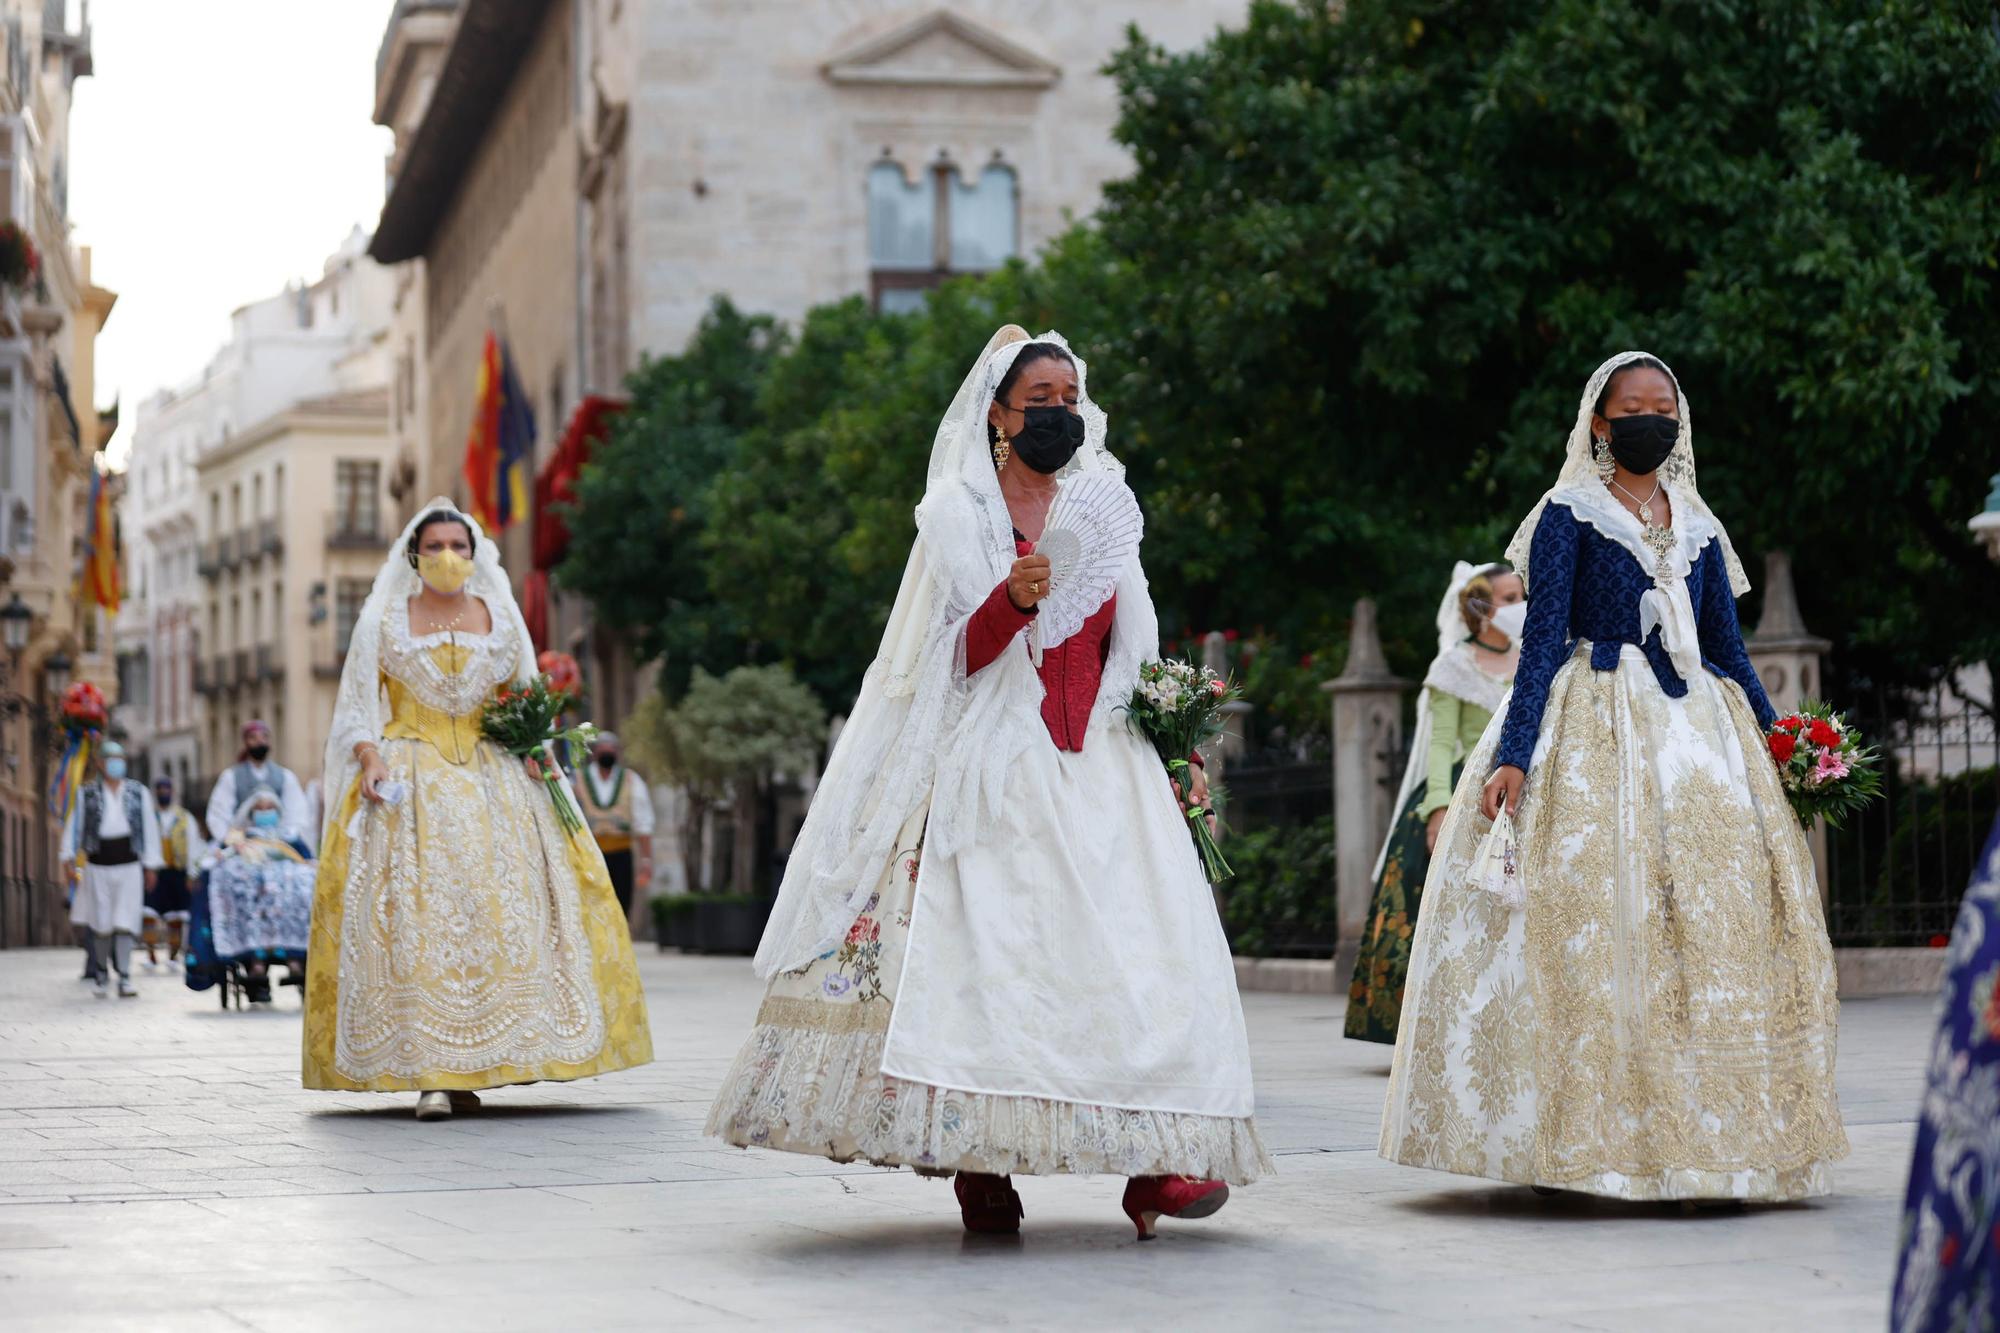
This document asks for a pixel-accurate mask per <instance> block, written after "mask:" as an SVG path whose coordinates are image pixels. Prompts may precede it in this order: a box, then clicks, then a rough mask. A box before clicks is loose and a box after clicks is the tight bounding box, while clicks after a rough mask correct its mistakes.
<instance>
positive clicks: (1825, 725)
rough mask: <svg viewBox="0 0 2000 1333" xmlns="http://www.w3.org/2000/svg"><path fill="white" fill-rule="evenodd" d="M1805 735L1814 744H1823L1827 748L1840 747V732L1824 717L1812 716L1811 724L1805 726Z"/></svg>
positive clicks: (1835, 748) (1834, 748)
mask: <svg viewBox="0 0 2000 1333" xmlns="http://www.w3.org/2000/svg"><path fill="white" fill-rule="evenodd" d="M1806 736H1807V738H1808V739H1810V740H1811V741H1812V743H1813V744H1814V745H1824V746H1825V747H1826V748H1827V749H1829V750H1838V749H1839V748H1840V733H1839V732H1837V731H1835V730H1834V729H1833V724H1832V723H1830V722H1828V721H1826V720H1825V719H1824V718H1817V717H1816V718H1814V719H1813V721H1812V725H1811V726H1810V727H1807V728H1806Z"/></svg>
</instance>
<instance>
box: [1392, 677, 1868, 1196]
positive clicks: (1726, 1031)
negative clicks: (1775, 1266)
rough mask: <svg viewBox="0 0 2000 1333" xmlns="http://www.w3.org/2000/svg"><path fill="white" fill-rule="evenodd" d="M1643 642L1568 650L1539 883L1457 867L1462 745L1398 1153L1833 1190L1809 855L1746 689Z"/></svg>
mask: <svg viewBox="0 0 2000 1333" xmlns="http://www.w3.org/2000/svg"><path fill="white" fill-rule="evenodd" d="M1634 657H1637V653H1636V650H1628V658H1627V660H1623V661H1621V663H1620V665H1619V667H1618V668H1617V669H1616V670H1614V671H1609V672H1600V671H1595V670H1593V669H1592V668H1591V665H1590V662H1589V660H1588V645H1585V646H1584V648H1583V649H1582V650H1580V653H1579V656H1578V657H1576V658H1574V659H1573V660H1572V661H1571V662H1570V663H1568V664H1567V665H1566V666H1564V667H1563V669H1562V670H1561V672H1559V673H1558V675H1557V677H1556V680H1555V683H1554V686H1553V689H1552V691H1551V694H1550V700H1549V705H1548V710H1547V713H1546V714H1545V717H1544V721H1543V729H1542V735H1541V737H1540V743H1539V745H1538V747H1537V751H1536V759H1535V762H1534V766H1533V768H1532V769H1531V770H1530V773H1529V780H1528V785H1527V788H1526V790H1525V792H1524V793H1523V796H1522V799H1521V806H1520V810H1519V812H1518V817H1517V820H1516V823H1517V827H1518V828H1519V830H1520V835H1521V846H1522V854H1523V872H1524V878H1525V880H1526V885H1527V893H1528V901H1527V906H1526V907H1525V909H1522V910H1518V911H1512V910H1509V909H1508V908H1506V907H1505V906H1504V905H1503V904H1502V903H1501V901H1500V899H1498V898H1497V897H1495V896H1493V895H1491V894H1487V893H1484V892H1481V891H1479V890H1477V889H1475V888H1472V887H1470V886H1469V885H1468V884H1467V883H1466V872H1467V870H1468V869H1469V867H1470V864H1471V862H1472V859H1473V856H1474V853H1475V851H1476V849H1477V848H1478V845H1479V842H1480V840H1481V838H1482V837H1483V836H1484V834H1485V832H1486V829H1487V828H1488V827H1489V825H1488V823H1487V821H1486V820H1485V819H1484V818H1483V817H1482V816H1481V815H1480V814H1479V812H1478V808H1477V807H1478V797H1479V790H1480V786H1481V784H1482V781H1483V779H1484V776H1485V775H1486V774H1488V773H1489V772H1491V770H1492V750H1493V747H1494V744H1495V742H1496V741H1497V737H1498V734H1499V730H1500V727H1499V724H1498V722H1497V721H1496V724H1495V725H1494V726H1492V727H1491V728H1489V729H1488V732H1487V738H1486V740H1485V741H1483V742H1482V743H1481V745H1480V747H1479V749H1478V750H1477V751H1476V752H1475V753H1474V755H1473V756H1472V758H1471V760H1470V761H1469V762H1468V763H1467V765H1466V770H1465V776H1464V778H1463V779H1462V780H1461V782H1460V784H1459V788H1458V791H1457V794H1456V795H1455V797H1454V799H1453V803H1452V807H1451V813H1450V814H1449V815H1447V817H1446V820H1445V824H1444V827H1443V829H1442V830H1440V836H1439V842H1438V853H1437V856H1436V858H1435V859H1434V860H1433V862H1432V868H1431V874H1430V878H1429V881H1428V882H1427V884H1426V887H1425V898H1424V914H1423V918H1422V920H1421V922H1420V923H1419V926H1418V931H1417V940H1416V945H1415V950H1414V954H1413V958H1412V962H1411V979H1410V983H1409V989H1408V991H1407V992H1406V996H1405V1001H1404V1012H1403V1023H1402V1028H1401V1031H1400V1033H1399V1035H1398V1044H1397V1049H1396V1059H1395V1067H1394V1071H1393V1074H1392V1079H1391V1088H1390V1095H1389V1105H1388V1108H1387V1111H1386V1113H1385V1116H1384V1121H1383V1132H1382V1151H1383V1154H1384V1155H1385V1156H1388V1157H1390V1158H1392V1159H1394V1160H1396V1161H1399V1162H1404V1163H1407V1164H1409V1165H1413V1166H1424V1167H1432V1168H1435V1169H1440V1170H1446V1171H1454V1172H1459V1173H1461V1174H1468V1175H1478V1176H1487V1177H1491V1178H1496V1179H1502V1180H1511V1181H1516V1182H1520V1183H1532V1184H1540V1185H1548V1186H1560V1187H1565V1188H1571V1189H1579V1190H1585V1191H1589V1192H1594V1193H1601V1194H1606V1195H1612V1196H1615V1197H1622V1198H1633V1199H1655V1198H1692V1197H1710V1196H1724V1197H1737V1198H1756V1199H1776V1198H1795V1197H1800V1196H1802V1195H1805V1194H1810V1193H1819V1192H1823V1191H1824V1189H1825V1188H1826V1177H1825V1164H1826V1163H1827V1162H1829V1161H1832V1160H1833V1159H1836V1158H1838V1157H1841V1156H1844V1155H1845V1153H1846V1151H1847V1140H1846V1135H1845V1132H1844V1130H1843V1128H1842V1126H1841V1120H1840V1111H1839V1107H1838V1104H1837V1102H1836V1100H1835V1096H1834V1086H1833V1073H1834V1055H1835V1044H1836V1041H1835V1039H1836V1028H1837V1020H1838V1004H1837V1001H1836V998H1835V994H1836V992H1835V976H1834V966H1833V955H1832V949H1831V946H1830V944H1829V942H1828V939H1827V934H1826V925H1825V922H1824V919H1823V917H1822V913H1821V907H1820V900H1819V891H1818V886H1817V883H1816V880H1815V878H1814V873H1813V867H1812V861H1811V857H1810V853H1809V851H1808V849H1807V847H1806V843H1805V839H1804V837H1803V835H1802V834H1801V832H1800V830H1799V827H1798V824H1797V821H1796V820H1795V819H1794V818H1793V817H1792V815H1791V812H1790V807H1789V805H1788V804H1787V802H1786V800H1785V797H1784V794H1783V791H1782V790H1781V788H1780V786H1779V783H1778V778H1777V774H1776V771H1775V769H1774V768H1773V767H1772V765H1771V763H1770V762H1769V760H1768V758H1767V757H1766V755H1765V752H1764V748H1763V744H1762V732H1761V728H1759V727H1758V726H1757V723H1756V720H1755V718H1754V717H1753V716H1752V715H1751V712H1750V708H1749V705H1748V703H1747V702H1746V700H1745V698H1744V696H1743V693H1742V691H1741V689H1740V688H1739V687H1738V686H1736V685H1735V684H1734V683H1731V682H1724V681H1719V680H1717V679H1715V678H1714V677H1713V676H1710V675H1708V674H1706V673H1704V674H1703V676H1702V677H1701V678H1700V679H1699V680H1696V681H1693V682H1690V686H1691V688H1690V692H1689V695H1688V697H1687V698H1686V699H1680V700H1676V699H1670V698H1668V697H1667V696H1666V695H1665V694H1664V693H1663V692H1662V691H1661V690H1659V688H1658V687H1657V686H1656V685H1655V684H1654V682H1653V681H1652V679H1651V678H1650V674H1649V673H1648V672H1647V668H1646V666H1645V663H1644V661H1643V659H1641V660H1638V661H1636V662H1635V661H1633V660H1630V659H1631V658H1634Z"/></svg>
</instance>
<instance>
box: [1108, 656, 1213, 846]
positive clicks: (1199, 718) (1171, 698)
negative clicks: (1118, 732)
mask: <svg viewBox="0 0 2000 1333" xmlns="http://www.w3.org/2000/svg"><path fill="white" fill-rule="evenodd" d="M1241 695H1242V692H1241V691H1240V690H1238V689H1237V688H1236V685H1235V683H1234V682H1233V681H1229V680H1225V679H1224V678H1223V677H1221V676H1218V675H1216V674H1215V673H1214V672H1213V671H1210V670H1209V669H1208V668H1207V667H1196V666H1194V665H1193V664H1191V663H1188V662H1181V661H1176V660H1174V659H1172V658H1169V659H1167V660H1165V661H1161V662H1148V663H1146V664H1145V665H1144V666H1142V667H1140V668H1139V687H1138V688H1137V689H1135V690H1133V691H1132V701H1131V702H1130V703H1128V704H1126V705H1125V714H1126V716H1127V717H1128V718H1129V719H1130V720H1131V723H1132V729H1133V730H1134V731H1137V732H1138V733H1139V734H1140V735H1141V736H1144V737H1145V738H1146V739H1147V740H1149V741H1151V742H1152V743H1153V748H1154V749H1155V750H1157V751H1158V752H1159V755H1160V758H1161V759H1162V760H1163V761H1165V763H1166V765H1167V772H1168V773H1169V774H1171V775H1172V777H1173V779H1174V781H1175V782H1177V783H1179V784H1180V788H1181V793H1182V799H1183V802H1184V808H1183V810H1182V813H1183V814H1185V815H1186V816H1187V821H1188V828H1189V830H1190V831H1191V832H1192V833H1193V834H1194V846H1195V850H1196V851H1197V852H1199V853H1200V854H1201V868H1202V870H1203V872H1204V873H1206V874H1207V876H1208V882H1209V883H1211V884H1220V883H1221V882H1222V881H1223V880H1225V879H1228V878H1229V876H1230V875H1231V874H1232V873H1234V872H1232V871H1231V870H1230V868H1229V862H1227V861H1225V860H1224V859H1223V858H1222V849H1221V848H1220V847H1218V846H1216V844H1215V833H1214V831H1213V830H1212V829H1210V828H1209V826H1208V821H1209V818H1210V816H1212V815H1213V814H1214V813H1215V812H1214V810H1213V809H1211V808H1210V807H1208V806H1205V805H1200V804H1198V803H1196V802H1194V801H1189V800H1187V799H1186V796H1187V793H1188V791H1189V783H1188V781H1187V778H1188V772H1187V771H1188V768H1189V767H1190V762H1189V757H1190V756H1191V755H1193V754H1194V752H1195V751H1196V750H1198V749H1200V748H1201V747H1202V746H1203V745H1205V744H1207V743H1208V742H1209V741H1212V740H1214V739H1215V738H1216V737H1217V736H1220V735H1221V734H1222V706H1223V705H1224V704H1226V703H1229V702H1231V701H1232V700H1234V699H1237V698H1240V697H1241Z"/></svg>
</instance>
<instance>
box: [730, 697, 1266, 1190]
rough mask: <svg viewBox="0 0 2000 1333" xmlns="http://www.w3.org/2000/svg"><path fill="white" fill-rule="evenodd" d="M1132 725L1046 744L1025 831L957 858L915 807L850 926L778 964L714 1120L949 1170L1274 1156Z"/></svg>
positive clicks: (1174, 819)
mask: <svg viewBox="0 0 2000 1333" xmlns="http://www.w3.org/2000/svg"><path fill="white" fill-rule="evenodd" d="M1130 741H1131V738H1130V737H1129V736H1127V735H1125V734H1124V733H1123V732H1122V731H1119V732H1113V731H1111V730H1110V729H1108V728H1107V729H1103V730H1101V731H1093V732H1092V734H1091V735H1090V737H1089V739H1088V741H1087V743H1086V747H1085V750H1084V751H1083V752H1081V753H1077V754H1070V753H1066V752H1062V751H1057V750H1056V749H1055V748H1054V747H1053V746H1051V745H1048V744H1046V742H1045V741H1044V743H1043V744H1041V745H1040V746H1038V747H1036V752H1035V753H1033V754H1032V755H1030V756H1027V757H1025V758H1024V760H1023V762H1022V763H1021V764H1020V765H1019V769H1020V772H1019V773H1018V774H1017V776H1016V777H1015V778H1013V779H1011V780H1010V790H1009V793H1008V800H1007V802H1006V805H1005V808H1006V809H1008V810H1010V811H1018V812H1023V814H1022V816H1021V817H1019V818H1010V819H1009V820H1008V821H1007V822H1008V823H1019V824H1020V825H1021V827H1019V828H1006V829H1001V830H996V831H995V834H994V835H993V836H992V837H990V838H988V839H986V840H984V843H983V845H982V847H979V848H973V849H970V850H968V851H967V852H965V853H962V854H960V855H958V856H954V857H935V858H932V859H931V860H929V861H927V860H926V858H925V856H924V854H923V835H924V828H925V822H926V818H927V816H928V807H926V808H924V809H920V810H919V811H918V812H917V813H916V814H915V815H913V816H912V817H911V819H910V821H909V822H908V823H907V824H906V825H905V826H904V829H903V832H902V836H901V837H900V838H899V839H898V843H897V847H898V850H897V851H896V853H895V855H894V856H893V857H892V859H891V862H890V864H889V865H887V866H885V867H884V868H883V872H882V877H881V880H880V882H879V883H878V885H877V887H876V890H875V892H874V894H873V895H872V896H871V897H870V899H869V901H868V905H867V907H866V909H865V910H864V911H863V912H862V914H861V916H860V917H859V918H858V919H857V920H856V921H855V922H854V924H853V926H852V927H851V928H850V929H849V931H848V935H847V939H846V940H845V942H844V943H842V944H841V945H840V946H839V947H838V948H836V949H834V950H833V951H831V952H829V953H827V954H825V955H822V956H821V957H820V958H818V959H816V960H815V961H814V962H813V963H811V964H810V965H808V966H807V967H805V968H802V969H800V970H798V971H795V972H789V973H784V974H781V975H779V976H777V977H775V978H773V979H772V982H771V985H770V987H769V990H768V992H767V993H766V996H765V999H764V1002H763V1005H762V1008H761V1009H760V1011H759V1013H758V1016H757V1025H756V1028H755V1029H754V1031H753V1032H752V1033H751V1036H750V1039H749V1041H748V1042H747V1043H745V1045H744V1047H743V1050H742V1052H741V1054H739V1056H738V1057H737V1060H736V1063H735V1066H734V1067H733V1068H732V1069H731V1071H730V1073H729V1077H728V1078H727V1079H726V1080H725V1081H724V1083H723V1086H722V1089H721V1091H720V1092H719V1093H718V1095H717V1097H716V1100H715V1105H714V1108H713V1109H712V1110H711V1112H710V1114H709V1120H708V1132H709V1133H711V1134H715V1135H718V1136H720V1137H721V1138H723V1139H724V1140H726V1141H727V1142H730V1143H733V1144H737V1145H739V1146H744V1147H751V1146H755V1147H767V1148H777V1149H781V1150H784V1151H789V1152H800V1153H809V1154H813V1155H816V1156H824V1157H829V1158H832V1159H834V1160H836V1161H853V1160H865V1161H869V1162H873V1163H876V1164H877V1165H884V1166H910V1167H915V1168H917V1169H919V1170H922V1171H927V1172H938V1173H949V1172H954V1171H982V1172H991V1173H994V1174H1023V1175H1041V1174H1052V1173H1057V1172H1075V1173H1078V1174H1088V1173H1095V1172H1105V1173H1110V1174H1114V1175H1128V1176H1139V1175H1169V1174H1178V1175H1188V1176H1195V1177H1200V1178H1204V1179H1216V1180H1226V1181H1229V1182H1230V1183H1232V1184H1244V1183H1247V1182H1249V1181H1251V1180H1254V1179H1256V1178H1257V1177H1259V1176H1260V1175H1263V1174H1265V1173H1267V1172H1268V1171H1270V1170H1271V1169H1272V1167H1271V1163H1270V1160H1269V1158H1268V1157H1267V1156H1266V1154H1265V1152H1264V1148H1263V1145H1262V1143H1261V1141H1260V1140H1259V1138H1258V1136H1257V1130H1256V1124H1255V1121H1254V1119H1253V1118H1252V1116H1251V1110H1252V1096H1251V1090H1250V1067H1249V1045H1248V1040H1247V1036H1246V1034H1245V1032H1244V1028H1243V1019H1242V1010H1241V1006H1240V1004H1239V1002H1238V999H1237V995H1236V984H1235V976H1234V971H1233V965H1232V964H1231V961H1230V958H1229V950H1228V945H1227V942H1226V940H1225V939H1224V937H1223V935H1222V931H1221V927H1220V924H1219V923H1218V922H1217V921H1216V915H1215V909H1214V904H1213V899H1212V898H1211V897H1210V895H1209V891H1208V888H1207V884H1206V882H1205V881H1204V880H1203V879H1202V877H1201V873H1200V870H1199V867H1198V865H1197V864H1196V863H1195V858H1194V854H1193V850H1192V846H1191V844H1190V840H1189V838H1188V834H1187V831H1186V829H1185V828H1184V827H1181V826H1179V824H1178V820H1179V818H1180V816H1179V811H1178V809H1177V807H1176V805H1175V803H1174V801H1173V798H1172V795H1171V793H1170V792H1169V791H1166V790H1164V788H1165V784H1166V777H1165V775H1164V772H1163V770H1162V769H1161V768H1160V765H1159V761H1158V760H1157V758H1155V757H1153V755H1152V752H1151V750H1150V749H1143V748H1140V747H1137V746H1136V743H1133V745H1132V748H1128V747H1127V744H1126V743H1127V742H1130ZM1093 747H1096V750H1095V752H1093ZM1135 750H1137V753H1135ZM1142 761H1143V762H1142ZM1148 782H1156V783H1158V784H1160V786H1161V788H1162V790H1160V791H1157V792H1148V791H1146V790H1145V789H1144V788H1143V786H1141V785H1139V784H1144V783H1148ZM1148 797H1158V798H1159V799H1158V801H1157V802H1156V804H1158V805H1160V806H1162V807H1163V808H1164V811H1165V819H1164V820H1163V821H1158V820H1155V819H1153V818H1152V813H1154V812H1148V811H1146V807H1145V804H1144V802H1145V801H1146V799H1147V798H1148ZM1181 853H1185V864H1183V862H1182V857H1181V855H1180V854H1181ZM913 929H914V932H915V934H914V943H913ZM892 1028H893V1029H894V1032H893V1033H892ZM885 1064H886V1065H887V1066H888V1067H889V1068H893V1069H896V1070H897V1071H898V1073H897V1074H890V1073H888V1072H885Z"/></svg>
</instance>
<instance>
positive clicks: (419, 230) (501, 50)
mask: <svg viewBox="0 0 2000 1333" xmlns="http://www.w3.org/2000/svg"><path fill="white" fill-rule="evenodd" d="M549 8H550V0H466V2H465V5H464V8H463V10H462V11H461V13H460V15H459V20H458V28H457V29H456V31H454V32H453V33H452V38H451V45H450V46H449V47H448V48H447V49H446V50H445V55H444V64H443V65H442V66H440V67H439V69H438V77H437V86H436V87H435V88H434V89H433V90H432V91H431V100H430V104H429V105H428V106H426V107H425V108H424V118H423V119H422V120H421V121H420V122H418V124H417V128H416V131H415V132H414V133H413V134H411V136H410V144H409V148H408V150H407V151H406V152H404V153H403V155H402V163H401V166H400V167H399V168H398V169H397V172H396V180H395V183H394V185H393V186H391V188H390V191H389V197H388V199H387V200H385V201H384V202H383V204H382V218H381V221H380V222H378V223H377V224H376V226H375V237H374V240H373V241H371V242H370V243H369V246H368V254H369V256H370V257H371V258H373V259H374V260H375V261H376V262H377V263H382V264H400V263H402V262H403V261H404V260H408V259H415V258H417V257H418V256H420V255H422V254H423V253H424V251H425V249H426V248H427V247H428V246H429V245H430V241H431V237H432V235H433V234H434V233H435V232H436V231H437V226H438V223H439V222H440V221H441V220H442V219H443V217H444V213H445V210H446V209H447V208H449V207H450V206H451V202H452V200H453V199H454V198H456V197H457V195H458V189H459V186H460V184H461V183H462V182H463V181H464V179H465V173H466V171H467V169H468V168H469V167H470V166H471V163H472V157H473V149H474V148H475V147H476V146H477V145H478V143H479V140H480V138H481V137H482V136H483V135H484V133H485V131H486V127H487V125H488V123H489V122H490V121H491V120H492V118H493V115H494V113H495V111H496V109H497V108H498V107H499V105H500V102H501V99H502V98H503V97H504V96H505V95H506V92H507V89H508V88H509V87H510V86H511V85H512V84H513V82H514V76H515V74H516V73H518V72H519V70H520V67H521V61H522V58H523V57H525V56H526V55H527V52H528V47H529V46H530V45H531V44H532V43H533V42H534V40H535V38H536V36H537V35H538V34H539V33H540V31H541V28H542V20H543V19H544V18H546V17H547V15H548V11H549Z"/></svg>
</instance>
